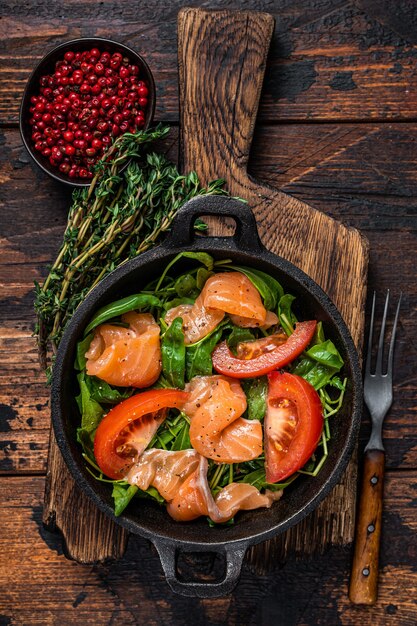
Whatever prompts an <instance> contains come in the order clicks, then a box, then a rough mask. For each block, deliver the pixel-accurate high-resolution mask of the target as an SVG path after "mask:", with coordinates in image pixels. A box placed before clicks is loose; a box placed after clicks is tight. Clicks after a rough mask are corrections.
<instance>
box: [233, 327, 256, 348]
mask: <svg viewBox="0 0 417 626" xmlns="http://www.w3.org/2000/svg"><path fill="white" fill-rule="evenodd" d="M227 328H229V326H228V327H227ZM230 328H231V329H232V332H231V333H230V335H229V336H228V338H227V345H228V346H229V348H230V349H231V350H234V349H235V348H236V346H237V344H238V343H241V342H244V341H253V340H254V339H255V336H254V334H253V333H252V331H251V330H250V329H249V328H240V326H235V325H234V324H230Z"/></svg>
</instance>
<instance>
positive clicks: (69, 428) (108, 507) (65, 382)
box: [52, 197, 362, 597]
mask: <svg viewBox="0 0 417 626" xmlns="http://www.w3.org/2000/svg"><path fill="white" fill-rule="evenodd" d="M200 215H221V216H231V217H233V218H234V220H235V222H236V231H235V234H234V235H233V237H207V238H202V237H197V236H195V235H194V231H193V224H194V221H195V219H196V218H197V217H198V216H200ZM183 250H194V251H197V250H203V251H206V252H208V253H210V254H211V255H213V256H214V257H215V258H216V259H225V258H230V259H232V260H233V261H234V262H235V263H239V264H243V265H248V266H252V267H254V268H257V269H260V270H263V271H264V272H267V273H269V274H271V275H272V276H274V277H275V278H276V279H277V280H278V281H279V282H281V283H282V285H283V286H284V288H285V290H286V291H288V292H290V293H292V294H294V295H295V296H296V297H297V301H296V302H297V303H298V309H297V311H296V313H298V314H299V316H300V319H316V320H321V321H322V322H323V325H324V329H325V333H326V336H327V337H329V339H331V340H332V341H333V342H334V343H335V345H336V346H337V348H338V349H339V351H340V353H341V355H342V357H343V359H344V362H345V365H344V371H343V372H342V374H343V376H346V377H347V378H348V386H347V391H346V396H345V402H344V405H343V408H342V409H341V411H340V413H339V414H338V415H337V417H335V419H334V420H333V421H332V438H331V440H330V441H329V444H328V447H329V456H328V458H327V460H326V463H325V464H324V466H323V468H322V470H321V471H320V472H319V474H318V476H316V477H314V478H313V477H310V476H303V477H300V478H299V479H298V480H296V481H295V482H294V483H293V484H292V485H291V486H290V487H289V488H288V489H287V490H286V491H285V492H284V496H283V498H282V499H281V500H280V501H279V502H277V503H276V504H274V505H273V506H272V507H271V508H270V509H258V510H256V511H247V512H242V513H239V516H238V517H237V519H236V523H235V524H234V525H232V526H226V527H221V526H220V527H216V528H209V527H208V525H207V522H206V520H204V519H202V518H200V519H198V520H195V521H194V522H191V523H178V522H175V521H174V520H172V519H171V518H170V517H169V515H168V514H167V512H166V511H165V509H164V508H161V507H158V505H155V504H154V503H153V502H151V501H146V500H138V501H132V502H131V503H130V505H129V507H128V509H127V510H126V512H125V513H124V514H123V515H121V516H120V517H118V518H115V517H114V514H113V503H112V498H111V489H110V488H109V485H107V484H105V483H102V482H98V481H96V480H95V479H94V478H93V477H92V476H91V475H90V474H89V473H88V471H87V470H86V468H85V462H84V460H83V458H82V456H81V448H80V446H79V445H78V444H77V441H76V428H77V424H78V423H79V420H80V417H79V413H78V409H77V406H76V403H75V396H76V395H77V393H78V391H77V384H76V377H75V372H74V368H73V364H74V358H75V348H76V343H77V341H78V340H79V339H80V338H81V337H82V335H83V331H84V328H85V327H86V325H87V323H88V321H89V320H90V318H91V317H92V315H93V314H94V312H95V311H97V309H98V308H100V307H101V306H103V305H105V304H107V303H109V302H112V301H113V300H116V299H118V298H121V297H124V296H126V295H128V294H132V293H137V292H138V291H140V289H141V288H142V287H143V286H144V285H145V284H146V283H148V282H149V281H150V280H151V279H152V278H156V277H158V276H159V275H160V274H161V272H162V270H163V269H164V268H165V266H166V264H167V263H168V262H169V261H170V260H171V259H172V258H173V257H174V256H176V255H177V254H178V253H179V252H181V251H183ZM188 267H189V265H188ZM186 268H187V261H184V263H183V265H182V266H181V267H178V271H181V270H184V269H186ZM361 408H362V386H361V378H360V367H359V362H358V357H357V354H356V350H355V348H354V345H353V342H352V339H351V337H350V334H349V331H348V330H347V328H346V325H345V323H344V322H343V320H342V317H341V316H340V314H339V312H338V310H337V309H336V307H335V306H334V305H333V304H332V302H331V301H330V300H329V298H328V297H327V296H326V294H325V293H324V292H323V291H322V289H321V288H320V287H319V286H318V285H317V284H316V283H315V282H314V281H313V280H312V279H311V278H309V277H308V276H307V275H306V274H304V273H303V272H302V271H301V270H299V269H298V268H297V267H295V266H294V265H292V264H291V263H289V262H287V261H285V260H284V259H282V258H280V257H277V256H275V255H274V254H271V253H270V252H268V251H267V250H266V248H264V246H263V245H262V243H261V242H260V240H259V237H258V232H257V228H256V222H255V219H254V216H253V214H252V212H251V210H250V209H249V208H248V207H247V206H246V205H245V204H243V203H241V202H239V201H237V200H233V199H230V198H221V197H211V198H210V197H200V198H196V199H194V200H191V201H190V202H188V203H187V204H186V205H184V207H183V208H182V209H181V210H180V211H179V213H178V214H177V216H176V218H175V220H174V222H173V224H172V230H171V233H170V235H169V236H168V237H167V239H166V240H165V241H164V243H163V244H162V245H160V246H159V247H157V248H154V249H153V250H151V251H149V252H146V253H145V254H142V255H140V256H139V257H137V258H136V259H134V260H132V261H129V262H128V263H126V264H125V265H122V266H121V267H119V268H118V269H116V270H115V271H114V272H112V273H111V274H110V275H109V276H107V277H106V278H105V279H104V280H103V281H102V282H101V283H100V284H99V285H98V286H97V287H96V288H95V289H94V290H93V291H92V292H91V293H90V294H89V296H88V297H87V298H86V300H85V301H84V302H83V303H82V304H81V305H80V307H79V308H78V309H77V311H76V313H75V314H74V316H73V318H72V320H71V323H70V324H69V326H68V328H67V330H66V331H65V333H64V336H63V338H62V341H61V343H60V346H59V350H58V353H57V358H56V362H55V366H54V372H53V381H52V419H53V425H54V428H55V434H56V438H57V441H58V445H59V446H60V448H61V451H62V454H63V456H64V458H65V460H66V462H67V464H68V467H69V469H70V471H71V472H72V475H73V476H74V478H75V480H76V481H77V483H78V485H79V486H80V487H81V488H82V489H83V490H84V491H85V493H87V494H88V495H89V496H90V498H92V500H93V501H94V502H95V503H96V504H97V506H98V507H99V508H100V509H101V510H102V511H104V512H105V513H107V515H109V516H110V517H111V518H112V519H113V520H114V521H116V522H117V523H119V524H121V525H122V526H123V527H125V528H127V529H128V530H129V531H131V532H133V533H137V534H139V535H142V536H144V537H146V538H148V539H150V540H151V541H152V542H153V543H154V545H155V546H156V548H157V550H158V552H159V555H160V558H161V561H162V565H163V568H164V571H165V574H166V577H167V581H168V583H169V584H170V586H171V587H172V588H173V589H174V590H175V591H177V592H179V593H182V594H185V595H195V596H200V597H210V596H211V597H214V596H219V595H225V594H227V593H230V591H231V590H232V589H233V587H234V585H235V584H236V582H237V580H238V577H239V574H240V569H241V564H242V559H243V557H244V555H245V552H246V549H247V548H248V547H249V546H251V545H253V544H256V543H258V542H260V541H264V540H265V539H268V538H269V537H272V536H273V535H276V534H278V533H281V532H283V531H284V530H287V529H288V528H290V527H291V526H293V525H294V524H296V523H297V522H299V521H300V520H301V519H303V518H304V517H305V516H306V515H307V514H308V513H310V512H311V511H312V510H313V509H314V508H316V507H317V505H318V504H319V503H320V502H321V501H322V500H323V498H324V497H325V496H326V495H327V494H328V493H329V492H330V490H331V489H332V488H333V487H334V486H335V484H336V483H337V482H338V480H339V479H340V477H341V475H342V472H343V471H344V469H345V467H346V465H347V462H348V460H349V457H350V455H351V452H352V449H353V447H354V444H355V440H356V435H357V431H358V427H359V423H360V416H361ZM180 549H182V550H188V551H193V552H195V551H206V552H221V553H223V554H224V555H225V558H226V572H225V576H224V579H223V580H221V581H219V582H216V583H200V582H198V583H197V582H195V583H185V582H183V581H181V580H179V579H178V576H177V573H176V566H175V563H176V560H175V558H176V553H177V551H178V550H180Z"/></svg>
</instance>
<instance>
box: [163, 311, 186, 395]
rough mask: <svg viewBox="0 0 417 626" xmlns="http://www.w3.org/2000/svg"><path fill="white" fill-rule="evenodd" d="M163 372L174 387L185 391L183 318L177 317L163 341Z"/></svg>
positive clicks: (164, 335)
mask: <svg viewBox="0 0 417 626" xmlns="http://www.w3.org/2000/svg"><path fill="white" fill-rule="evenodd" d="M161 354H162V371H163V374H164V376H165V378H166V379H167V381H168V382H169V383H170V384H171V385H172V386H173V387H179V389H184V385H185V381H184V376H185V344H184V333H183V330H182V318H181V317H176V318H175V319H174V321H173V322H172V324H171V326H169V327H168V329H167V330H166V331H165V333H164V334H163V336H162V339H161Z"/></svg>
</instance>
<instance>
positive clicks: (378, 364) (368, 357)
mask: <svg viewBox="0 0 417 626" xmlns="http://www.w3.org/2000/svg"><path fill="white" fill-rule="evenodd" d="M389 298H390V291H389V289H387V295H386V298H385V304H384V315H383V317H382V323H381V330H380V333H379V341H378V352H377V358H376V367H375V373H374V374H371V355H372V338H373V333H374V320H375V301H376V292H375V291H374V295H373V298H372V312H371V323H370V327H369V338H368V351H367V355H366V365H365V376H375V375H378V376H387V377H392V361H393V355H394V344H395V334H396V331H397V322H398V315H399V311H400V305H401V298H402V293H400V297H399V299H398V304H397V309H396V311H395V318H394V324H393V326H392V331H391V340H390V344H389V353H388V363H387V370H386V373H385V374H383V373H382V360H383V354H384V336H385V325H386V321H387V314H388V305H389Z"/></svg>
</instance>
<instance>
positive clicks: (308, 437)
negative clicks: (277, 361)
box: [264, 372, 323, 483]
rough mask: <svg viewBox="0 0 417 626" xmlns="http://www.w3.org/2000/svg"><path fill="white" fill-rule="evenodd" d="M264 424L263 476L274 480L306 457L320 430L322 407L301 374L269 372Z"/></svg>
mask: <svg viewBox="0 0 417 626" xmlns="http://www.w3.org/2000/svg"><path fill="white" fill-rule="evenodd" d="M268 383H269V387H268V399H267V412H266V417H265V424H264V447H265V466H266V467H265V469H266V480H267V482H269V483H276V482H279V481H281V480H284V479H285V478H288V476H291V475H292V474H294V472H296V471H297V470H299V469H301V468H302V467H303V466H304V465H305V464H306V463H307V461H308V459H309V458H310V457H311V455H312V454H313V452H314V450H315V449H316V447H317V444H318V442H319V439H320V435H321V432H322V430H323V409H322V405H321V402H320V398H319V395H318V393H317V391H316V390H315V389H314V387H312V386H311V385H310V383H308V382H307V381H306V380H304V378H301V376H296V375H295V374H289V373H288V372H285V373H283V374H280V373H279V372H272V373H271V374H269V375H268Z"/></svg>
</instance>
